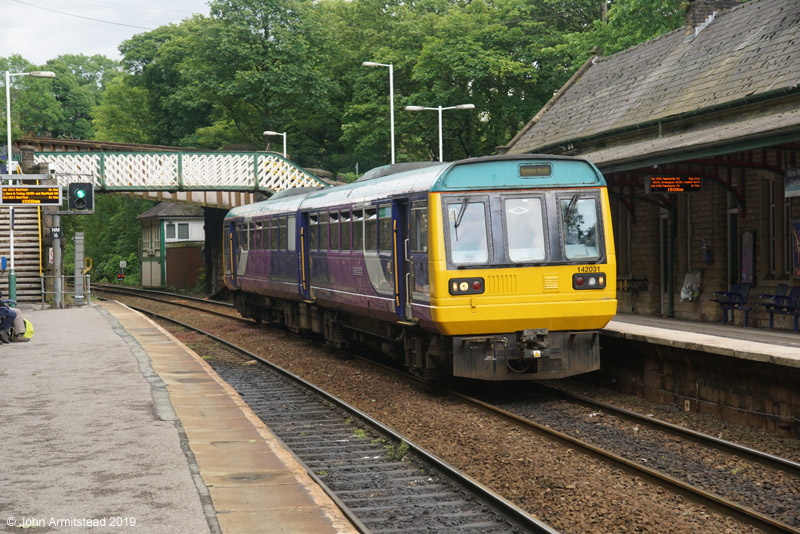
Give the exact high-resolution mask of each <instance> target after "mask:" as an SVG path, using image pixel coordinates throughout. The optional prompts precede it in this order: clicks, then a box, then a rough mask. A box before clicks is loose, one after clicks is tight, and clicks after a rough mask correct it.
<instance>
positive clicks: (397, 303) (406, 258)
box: [392, 199, 414, 321]
mask: <svg viewBox="0 0 800 534" xmlns="http://www.w3.org/2000/svg"><path fill="white" fill-rule="evenodd" d="M409 211H410V205H409V202H408V200H406V199H400V200H395V201H394V202H393V203H392V235H393V244H394V246H393V251H392V252H393V254H392V259H393V263H394V265H393V270H394V310H395V313H397V315H398V317H400V319H402V320H404V321H411V320H413V314H412V312H411V293H410V292H409V288H410V287H411V284H410V283H409V282H411V280H410V278H411V277H412V276H413V272H414V269H413V265H412V263H411V256H410V254H409V252H410V251H409V239H408V221H409V215H410V213H409Z"/></svg>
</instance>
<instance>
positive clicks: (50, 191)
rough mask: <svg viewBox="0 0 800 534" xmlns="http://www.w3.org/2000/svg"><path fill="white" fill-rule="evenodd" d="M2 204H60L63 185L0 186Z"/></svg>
mask: <svg viewBox="0 0 800 534" xmlns="http://www.w3.org/2000/svg"><path fill="white" fill-rule="evenodd" d="M0 205H4V206H60V205H61V186H58V185H4V186H0Z"/></svg>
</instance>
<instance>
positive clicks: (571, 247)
mask: <svg viewBox="0 0 800 534" xmlns="http://www.w3.org/2000/svg"><path fill="white" fill-rule="evenodd" d="M560 204H561V227H562V229H563V230H562V231H563V235H562V236H561V239H562V240H563V243H564V255H565V256H566V258H567V259H568V260H579V261H588V260H596V259H598V258H600V243H599V241H598V235H597V201H596V200H595V199H594V198H585V197H584V198H580V197H579V194H578V193H576V194H574V195H573V196H572V197H571V198H562V199H561V201H560Z"/></svg>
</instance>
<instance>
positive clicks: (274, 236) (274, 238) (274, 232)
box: [269, 217, 278, 250]
mask: <svg viewBox="0 0 800 534" xmlns="http://www.w3.org/2000/svg"><path fill="white" fill-rule="evenodd" d="M269 248H270V250H278V221H276V220H275V218H274V217H273V218H271V219H270V221H269Z"/></svg>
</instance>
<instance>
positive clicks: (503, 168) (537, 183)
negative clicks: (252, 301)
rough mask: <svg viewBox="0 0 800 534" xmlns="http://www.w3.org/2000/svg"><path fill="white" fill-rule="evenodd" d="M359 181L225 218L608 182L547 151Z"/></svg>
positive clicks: (385, 172)
mask: <svg viewBox="0 0 800 534" xmlns="http://www.w3.org/2000/svg"><path fill="white" fill-rule="evenodd" d="M365 177H366V179H364V178H362V179H361V180H359V181H357V182H353V183H350V184H344V185H338V186H335V187H329V188H324V189H316V190H311V191H303V192H297V193H296V194H291V195H290V196H286V194H283V195H282V196H281V197H280V198H276V197H277V196H276V197H272V198H270V199H269V200H265V201H263V202H258V203H255V204H250V205H248V206H240V207H238V208H234V209H232V210H231V211H230V212H228V215H227V216H226V218H230V217H242V216H244V217H247V216H256V215H268V214H275V213H286V212H290V211H296V210H298V209H300V208H302V209H311V210H313V209H322V208H327V207H330V206H345V205H358V204H363V203H370V202H372V201H375V200H380V199H389V198H395V197H399V196H407V195H409V194H412V193H417V192H430V191H433V192H454V191H470V190H484V189H528V188H540V187H550V188H552V187H580V186H583V187H592V186H594V187H599V186H605V185H606V182H605V179H604V178H603V175H602V174H601V173H600V171H599V170H597V168H596V167H595V166H594V165H592V164H591V163H590V162H589V161H587V160H585V159H580V158H573V157H570V156H553V155H543V154H525V155H504V156H487V157H480V158H470V159H464V160H459V161H455V162H446V163H437V162H423V163H420V164H410V165H409V164H395V165H386V166H384V167H378V168H377V169H373V170H371V171H369V172H368V173H366V174H365Z"/></svg>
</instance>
